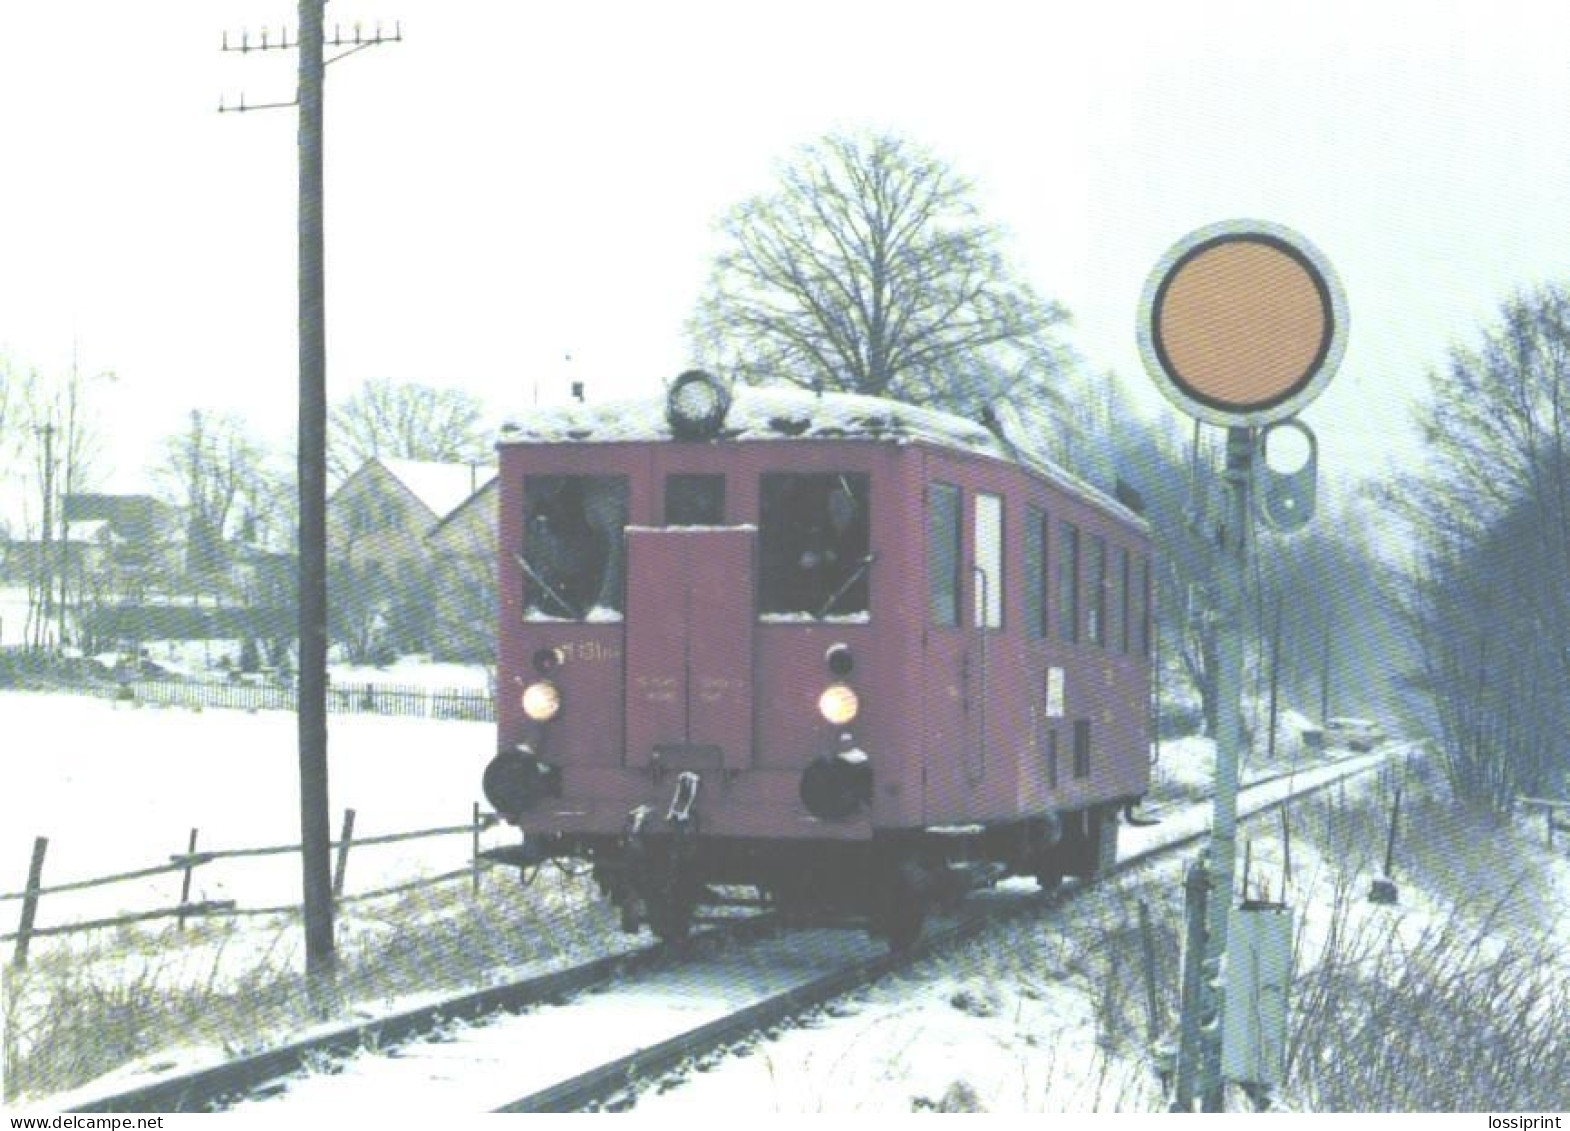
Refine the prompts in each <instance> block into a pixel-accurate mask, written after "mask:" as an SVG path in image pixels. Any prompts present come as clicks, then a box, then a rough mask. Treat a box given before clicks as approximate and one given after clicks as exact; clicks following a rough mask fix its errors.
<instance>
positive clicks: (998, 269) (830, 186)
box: [691, 134, 1067, 415]
mask: <svg viewBox="0 0 1570 1131" xmlns="http://www.w3.org/2000/svg"><path fill="white" fill-rule="evenodd" d="M973 195H974V193H973V189H972V186H971V184H970V183H969V182H968V181H966V180H965V179H964V178H962V177H960V176H959V175H958V174H956V173H955V172H954V171H953V170H952V169H950V168H949V167H948V166H947V165H946V164H944V163H943V162H942V161H940V160H938V159H937V158H935V157H933V156H932V155H931V154H929V153H927V152H925V151H924V150H922V149H921V148H919V147H918V146H916V145H914V144H913V143H911V142H909V141H906V140H904V139H901V138H898V137H891V136H886V135H878V136H870V137H854V136H849V135H844V134H835V135H831V136H829V137H827V138H825V139H824V140H823V141H821V142H819V143H818V144H816V145H813V146H809V147H807V148H806V149H804V150H803V151H802V152H801V153H800V155H799V157H798V159H797V160H796V161H795V162H794V163H793V164H791V165H789V166H788V167H787V168H785V169H784V171H783V174H782V184H781V187H780V189H779V191H778V192H776V193H774V194H773V195H770V196H762V197H758V198H756V199H753V200H748V201H746V202H744V203H742V204H741V205H739V206H737V207H736V208H735V209H734V210H732V211H731V212H730V213H729V214H728V215H727V216H726V217H725V218H724V219H723V221H722V222H721V229H722V232H723V234H724V236H725V237H726V244H727V246H726V248H725V250H724V251H723V252H722V253H721V254H720V256H719V257H718V259H717V261H716V263H715V265H714V270H713V275H712V278H711V280H710V283H709V285H708V288H707V290H706V292H705V294H704V296H703V298H702V299H701V301H700V304H699V308H698V312H697V314H696V316H695V317H694V319H693V321H692V325H691V331H692V336H693V339H694V346H695V348H696V352H697V354H698V356H699V357H700V358H701V359H702V360H703V361H704V362H705V363H707V364H710V365H714V366H717V367H719V368H722V369H729V370H731V371H733V372H735V373H736V374H737V375H738V376H740V377H741V379H743V380H745V381H748V382H751V383H755V384H765V383H768V384H778V383H784V382H792V383H794V384H797V385H801V386H803V387H809V388H824V389H838V390H844V391H848V392H856V393H867V394H872V395H875V396H886V397H893V398H896V399H901V400H907V401H913V402H918V403H931V404H936V405H941V406H943V407H946V408H950V409H952V410H955V411H959V412H961V413H964V414H966V415H974V414H976V413H978V412H979V411H980V409H981V408H982V406H983V405H985V404H987V403H988V402H990V401H993V400H996V399H997V398H999V397H1001V396H1008V395H1018V394H1021V393H1023V392H1025V391H1026V390H1027V389H1028V390H1029V391H1030V392H1031V393H1032V394H1033V395H1035V396H1037V397H1040V396H1048V397H1050V396H1051V395H1052V393H1053V391H1054V383H1055V381H1054V379H1055V377H1056V376H1057V374H1058V372H1059V370H1060V369H1061V368H1062V367H1063V362H1064V350H1063V349H1062V347H1061V346H1060V345H1059V344H1058V343H1057V342H1056V341H1055V339H1054V336H1053V332H1054V331H1055V330H1056V329H1057V328H1058V327H1059V326H1061V325H1062V324H1063V323H1064V322H1065V321H1066V320H1067V314H1066V312H1065V311H1064V310H1063V308H1062V307H1060V306H1058V305H1056V304H1054V303H1051V302H1047V301H1045V300H1043V299H1041V298H1040V297H1038V296H1037V295H1036V294H1035V293H1034V292H1033V291H1032V290H1031V288H1030V287H1029V286H1028V285H1027V284H1026V283H1024V282H1023V281H1021V280H1020V279H1018V278H1017V277H1015V276H1013V275H1012V274H1011V273H1010V271H1009V269H1008V267H1007V265H1006V264H1005V260H1004V256H1003V254H1002V239H1001V236H1000V233H999V232H998V230H997V229H996V228H995V227H993V226H991V225H989V224H987V223H985V222H983V221H982V219H981V218H980V216H979V215H978V213H977V209H976V207H975V204H974V202H973Z"/></svg>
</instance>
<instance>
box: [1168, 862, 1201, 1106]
mask: <svg viewBox="0 0 1570 1131" xmlns="http://www.w3.org/2000/svg"><path fill="white" fill-rule="evenodd" d="M1209 896H1210V853H1209V852H1208V851H1207V850H1205V849H1201V850H1200V854H1199V859H1198V860H1196V861H1195V862H1194V863H1193V864H1190V865H1189V868H1188V872H1187V874H1186V875H1185V876H1184V879H1183V990H1182V1004H1181V1006H1179V1012H1178V1048H1177V1065H1176V1073H1175V1075H1176V1077H1177V1079H1176V1083H1175V1095H1174V1096H1173V1104H1172V1110H1173V1111H1183V1112H1192V1111H1193V1110H1194V1086H1195V1083H1196V1078H1197V1077H1198V1075H1199V1058H1200V1047H1199V1044H1200V1031H1201V1024H1202V1019H1201V1018H1200V1016H1199V1011H1200V1008H1201V997H1202V996H1203V989H1204V981H1205V973H1204V964H1205V945H1206V940H1205V934H1206V925H1207V922H1208V919H1207V914H1206V913H1207V904H1208V902H1209Z"/></svg>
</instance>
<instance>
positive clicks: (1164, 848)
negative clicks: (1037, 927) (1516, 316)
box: [44, 755, 1383, 1113]
mask: <svg viewBox="0 0 1570 1131" xmlns="http://www.w3.org/2000/svg"><path fill="white" fill-rule="evenodd" d="M1355 757H1357V758H1366V757H1368V755H1358V756H1355ZM1349 760H1352V759H1351V758H1346V759H1338V760H1336V761H1332V762H1319V763H1317V764H1314V765H1310V766H1308V767H1298V768H1295V769H1291V770H1285V771H1281V772H1279V773H1275V774H1272V775H1269V776H1267V777H1262V778H1259V779H1256V780H1255V781H1253V782H1250V783H1249V784H1248V785H1247V786H1246V787H1244V788H1245V791H1249V792H1251V791H1255V790H1258V789H1260V788H1262V787H1264V786H1267V785H1270V784H1272V783H1274V782H1278V781H1280V780H1282V779H1284V778H1289V777H1292V776H1293V775H1294V774H1301V773H1305V772H1309V771H1311V770H1314V769H1324V768H1327V767H1328V766H1331V765H1335V764H1337V762H1340V761H1349ZM1381 765H1383V762H1382V761H1381V762H1378V763H1374V764H1372V765H1367V766H1361V767H1358V768H1356V769H1353V770H1351V771H1349V772H1348V773H1346V774H1344V775H1340V776H1337V777H1334V778H1331V779H1328V780H1326V781H1323V782H1319V783H1316V784H1315V785H1313V786H1312V787H1308V788H1305V789H1303V790H1301V791H1300V792H1296V793H1293V794H1290V795H1288V796H1285V797H1282V798H1278V799H1276V800H1274V801H1271V802H1268V803H1267V804H1265V805H1263V806H1261V807H1260V808H1259V809H1257V810H1255V811H1254V812H1252V813H1250V814H1249V818H1248V819H1253V818H1254V817H1256V816H1259V815H1261V814H1263V813H1267V812H1272V811H1274V810H1275V809H1277V808H1279V807H1280V806H1282V805H1285V804H1288V803H1289V802H1291V801H1293V800H1296V799H1299V798H1302V797H1306V796H1311V795H1313V794H1315V793H1318V792H1320V791H1322V790H1324V789H1328V788H1330V787H1331V786H1333V785H1335V784H1336V783H1337V782H1341V781H1344V780H1346V779H1347V778H1349V777H1354V776H1358V775H1361V774H1363V773H1368V772H1371V771H1373V770H1375V769H1377V768H1379V766H1381ZM1201 800H1203V799H1201ZM1197 803H1199V802H1197V801H1194V802H1185V803H1183V804H1184V805H1185V806H1186V805H1193V804H1197ZM1206 835H1208V830H1202V831H1199V832H1194V833H1188V834H1184V835H1182V836H1180V837H1178V838H1176V839H1174V840H1172V841H1170V842H1166V843H1163V844H1162V845H1160V846H1157V847H1154V848H1151V849H1147V850H1143V851H1139V852H1136V853H1134V854H1132V855H1130V856H1128V857H1125V858H1124V859H1122V860H1119V861H1117V862H1116V863H1115V864H1114V865H1112V866H1111V867H1110V868H1109V869H1108V870H1107V871H1106V872H1105V873H1104V874H1103V876H1102V877H1100V878H1106V877H1110V876H1113V875H1117V874H1120V873H1122V872H1125V871H1128V870H1130V869H1132V868H1135V867H1138V866H1141V865H1143V864H1145V863H1148V862H1149V861H1151V860H1152V859H1155V858H1157V857H1160V856H1163V855H1165V854H1167V853H1169V852H1172V851H1175V850H1177V849H1179V848H1183V847H1187V846H1190V845H1192V844H1194V843H1195V842H1197V841H1199V840H1200V839H1202V838H1203V837H1204V836H1206ZM1090 886H1091V885H1088V884H1087V885H1081V886H1076V887H1073V888H1070V889H1065V890H1063V891H1060V892H1057V893H1054V894H1053V895H1052V896H1051V897H1049V901H1048V902H1047V903H1046V904H1045V905H1046V906H1057V905H1058V904H1059V903H1062V902H1066V901H1068V900H1070V899H1074V898H1077V897H1078V896H1079V895H1081V894H1082V893H1084V892H1085V891H1088V890H1089V889H1090ZM1042 907H1043V902H1042V901H1041V900H1040V899H1038V898H1031V899H1028V900H1021V901H1019V902H1018V903H1015V904H1012V905H1010V906H1005V907H998V906H991V907H987V908H982V907H980V906H967V907H963V908H962V909H961V913H960V915H959V916H958V917H957V918H956V919H955V920H954V921H953V922H952V923H948V924H943V925H936V926H934V927H933V928H929V930H928V931H926V932H925V933H924V934H923V936H922V937H921V938H920V939H919V940H918V941H917V942H916V944H915V945H913V946H912V947H910V948H908V949H907V950H905V951H903V952H900V953H891V954H880V955H877V956H874V957H871V958H866V959H861V960H857V961H855V962H853V963H851V964H849V965H847V966H844V967H841V968H839V969H837V970H835V971H833V972H831V973H829V974H827V975H825V976H823V977H822V978H819V979H817V980H815V981H813V982H810V983H807V984H803V985H798V986H796V987H793V988H791V989H789V990H785V991H783V992H781V993H779V994H777V995H775V996H773V997H771V998H768V999H765V1000H764V1001H760V1002H757V1003H754V1004H753V1005H750V1006H746V1007H744V1008H743V1009H741V1010H740V1011H738V1012H736V1013H733V1014H730V1015H727V1016H726V1017H723V1018H719V1019H717V1020H715V1021H712V1022H709V1023H706V1024H704V1025H702V1026H699V1027H698V1028H695V1029H693V1030H691V1031H689V1032H688V1033H685V1034H681V1035H679V1036H676V1037H673V1038H671V1039H669V1040H666V1041H662V1042H659V1043H657V1044H655V1045H651V1046H649V1047H647V1048H644V1049H640V1050H638V1051H636V1052H634V1053H632V1054H629V1055H627V1056H624V1057H619V1058H616V1059H615V1060H612V1061H609V1062H607V1063H606V1064H604V1065H601V1066H599V1067H597V1068H594V1069H591V1070H589V1071H587V1072H584V1073H581V1074H579V1075H578V1076H575V1077H573V1078H571V1079H569V1080H565V1081H562V1082H560V1083H558V1084H555V1085H552V1086H550V1087H549V1088H546V1089H544V1090H541V1091H537V1092H534V1093H531V1094H530V1095H527V1096H523V1097H520V1098H519V1099H517V1100H515V1101H512V1102H510V1103H508V1104H506V1105H504V1106H502V1107H500V1108H497V1109H496V1110H498V1111H541V1112H549V1111H572V1110H581V1109H583V1108H585V1107H591V1106H594V1105H596V1104H604V1103H607V1102H610V1101H611V1100H613V1099H614V1098H615V1097H616V1096H617V1095H618V1094H620V1093H621V1092H623V1091H625V1089H626V1088H627V1087H628V1085H629V1083H631V1082H634V1081H638V1080H645V1081H647V1080H654V1079H658V1078H659V1077H660V1076H661V1075H663V1074H665V1073H668V1072H670V1071H671V1070H672V1069H674V1068H675V1067H677V1066H679V1065H680V1064H681V1063H682V1062H683V1061H686V1060H689V1059H692V1058H695V1057H697V1056H701V1055H704V1054H707V1053H710V1052H712V1051H714V1050H715V1049H718V1048H722V1047H724V1046H726V1045H728V1044H732V1043H735V1042H736V1041H738V1040H740V1039H742V1038H743V1037H746V1036H748V1035H750V1034H751V1033H753V1032H756V1031H757V1030H758V1029H761V1028H767V1027H769V1026H772V1025H777V1024H779V1023H781V1022H782V1021H786V1020H788V1019H790V1018H791V1017H793V1016H796V1015H798V1014H801V1013H803V1012H806V1011H807V1010H809V1009H812V1008H814V1007H816V1006H819V1005H822V1004H824V1003H825V1002H828V1001H830V1000H832V999H834V998H836V997H840V996H843V995H844V994H846V993H849V992H851V991H852V990H855V989H858V988H860V987H862V986H865V985H868V984H870V983H872V982H874V981H876V980H877V979H879V978H881V977H883V976H884V975H885V974H889V973H893V972H896V971H898V970H901V969H904V968H906V967H908V966H910V965H913V964H914V963H915V962H916V961H918V960H920V959H922V958H924V957H927V956H929V955H931V954H934V953H936V952H937V951H939V950H941V949H943V948H944V947H947V946H950V945H952V944H954V943H956V942H960V941H963V940H964V939H967V938H969V937H971V936H973V935H974V934H976V933H978V932H979V931H981V930H982V929H984V928H985V927H987V926H989V925H992V924H995V923H998V922H1000V921H1007V920H1009V919H1012V918H1017V917H1020V916H1023V915H1027V914H1033V913H1038V912H1039V911H1040V910H1041V908H1042ZM776 925H777V924H776V921H775V919H774V917H773V916H767V915H765V916H758V917H754V918H747V919H737V920H736V921H735V923H734V924H733V925H732V924H728V923H727V924H724V925H721V926H715V927H712V928H711V929H709V930H707V931H704V932H703V933H702V934H701V935H698V936H696V937H695V938H694V939H693V940H692V942H691V944H690V945H689V946H688V947H687V948H686V949H685V950H673V949H672V948H670V947H667V946H663V945H659V944H654V945H650V946H645V947H641V948H638V949H635V950H630V951H623V952H619V953H617V954H614V955H608V956H606V957H603V958H598V959H594V960H591V961H590V962H587V963H584V964H582V965H580V966H575V967H571V968H568V969H565V970H558V971H553V972H551V973H548V974H544V975H539V976H536V977H532V978H527V979H524V980H521V981H518V982H513V983H509V984H507V985H502V986H494V987H489V988H486V989H482V990H477V991H471V992H468V993H464V994H461V995H458V996H456V997H453V998H449V999H445V1000H443V1001H440V1002H436V1003H432V1004H428V1005H425V1006H421V1007H418V1008H415V1009H410V1010H406V1011H404V1012H401V1013H396V1014H391V1015H389V1016H386V1017H381V1018H377V1019H373V1020H369V1021H364V1022H359V1023H356V1024H354V1025H349V1026H345V1027H342V1028H339V1029H335V1030H332V1031H330V1032H326V1033H319V1034H316V1035H313V1036H311V1037H307V1038H302V1039H300V1040H297V1041H292V1042H290V1043H288V1044H285V1045H279V1046H276V1047H274V1048H270V1049H265V1050H263V1051H260V1052H257V1053H253V1054H249V1055H247V1056H242V1057H238V1058H236V1059H233V1060H228V1061H224V1062H223V1063H221V1064H215V1065H210V1066H208V1067H205V1068H199V1069H195V1070H192V1071H188V1072H182V1073H179V1074H175V1075H170V1076H164V1077H160V1078H158V1079H155V1080H151V1081H148V1082H146V1083H143V1084H138V1085H136V1086H133V1087H129V1088H122V1089H121V1090H118V1091H114V1092H109V1093H104V1094H101V1095H89V1096H85V1097H84V1096H83V1094H82V1093H83V1091H85V1089H78V1090H76V1091H75V1092H72V1093H67V1097H63V1098H70V1099H72V1101H73V1104H72V1106H70V1107H67V1108H65V1109H64V1111H65V1112H67V1113H94V1112H105V1113H111V1112H112V1113H119V1112H127V1113H134V1112H181V1111H207V1110H215V1109H221V1107H222V1106H223V1105H225V1104H226V1103H228V1102H231V1101H233V1100H235V1099H237V1098H240V1097H241V1096H243V1095H244V1094H245V1093H247V1092H254V1091H256V1090H258V1089H260V1088H262V1087H263V1086H265V1085H268V1084H271V1083H274V1082H276V1081H278V1080H279V1079H280V1078H282V1077H286V1076H288V1075H289V1074H291V1073H294V1072H298V1071H300V1070H301V1069H302V1068H305V1067H307V1066H309V1065H311V1064H318V1063H320V1061H321V1059H322V1058H324V1057H325V1058H329V1059H330V1058H338V1057H345V1056H349V1055H352V1054H353V1053H354V1052H356V1051H358V1050H360V1049H362V1048H365V1047H367V1046H371V1045H373V1044H374V1045H376V1046H378V1047H382V1048H386V1047H389V1046H395V1045H398V1044H401V1043H405V1042H408V1041H410V1040H414V1039H417V1038H419V1037H421V1036H424V1035H428V1034H430V1033H432V1032H434V1031H436V1030H437V1029H438V1028H439V1027H440V1026H442V1025H443V1024H446V1023H448V1022H450V1021H454V1020H463V1021H469V1022H473V1021H477V1020H482V1019H484V1018H486V1017H490V1016H494V1015H497V1014H503V1013H511V1012H519V1011H522V1010H525V1009H528V1008H530V1007H532V1006H536V1005H540V1004H544V1003H548V1002H551V1001H555V1000H559V999H562V998H569V997H572V996H575V995H578V994H581V993H583V992H584V991H586V990H590V989H593V988H595V987H598V986H601V985H604V984H606V983H608V982H610V981H611V980H612V979H614V978H616V977H619V976H626V975H636V974H641V973H643V972H646V971H652V970H656V969H660V968H662V967H666V966H670V965H673V964H677V963H680V962H684V961H686V960H688V959H690V958H691V957H692V955H693V954H694V953H702V952H703V951H705V950H707V949H709V948H710V947H712V946H714V945H718V944H720V943H722V942H723V941H726V940H730V939H746V938H749V937H752V936H756V935H762V934H764V933H766V932H768V931H770V930H773V929H774V928H775V926H776ZM90 1087H91V1086H90V1085H89V1088H90ZM47 1102H48V1100H47V1098H45V1099H44V1103H46V1104H47Z"/></svg>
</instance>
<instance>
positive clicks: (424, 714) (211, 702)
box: [91, 679, 496, 723]
mask: <svg viewBox="0 0 1570 1131" xmlns="http://www.w3.org/2000/svg"><path fill="white" fill-rule="evenodd" d="M91 692H92V693H93V694H95V695H99V696H102V697H107V698H114V699H121V700H125V701H127V702H136V703H153V704H157V705H159V706H164V707H203V708H205V707H228V708H233V709H238V710H247V711H258V710H261V711H292V710H294V709H295V687H294V685H293V684H284V683H250V682H241V681H227V680H200V681H197V680H162V679H133V680H129V681H126V682H124V683H121V684H119V685H118V686H96V687H93V688H92V689H91ZM327 709H328V710H329V711H334V712H339V713H345V714H353V713H363V714H375V715H400V716H405V717H414V718H426V719H459V720H465V721H469V722H486V723H489V722H495V721H496V705H495V702H494V701H493V700H492V699H491V696H490V693H489V692H485V691H465V690H461V689H457V688H447V689H442V690H431V689H429V688H424V687H412V686H403V685H398V684H374V683H366V684H342V685H335V686H333V687H330V688H328V691H327Z"/></svg>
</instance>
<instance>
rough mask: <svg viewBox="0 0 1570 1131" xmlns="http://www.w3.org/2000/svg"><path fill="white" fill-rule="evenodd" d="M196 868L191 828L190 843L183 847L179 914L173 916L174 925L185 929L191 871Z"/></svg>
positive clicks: (189, 897) (194, 834) (194, 846)
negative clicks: (183, 873)
mask: <svg viewBox="0 0 1570 1131" xmlns="http://www.w3.org/2000/svg"><path fill="white" fill-rule="evenodd" d="M195 868H196V830H195V829H192V830H191V840H190V843H189V844H187V845H186V848H185V875H184V876H183V877H182V878H181V880H180V907H181V908H182V910H181V911H180V914H179V915H178V916H176V917H175V927H176V928H177V929H179V930H182V931H183V930H185V911H184V910H183V909H184V907H185V905H186V904H188V903H190V902H191V872H192V871H193V870H194V869H195Z"/></svg>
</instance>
